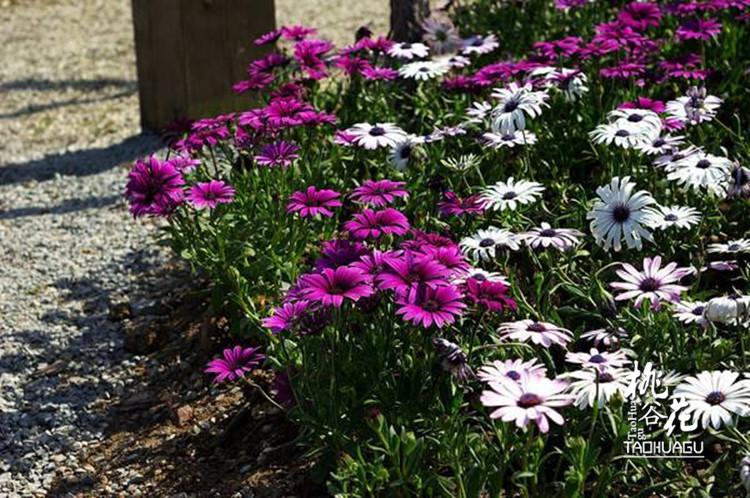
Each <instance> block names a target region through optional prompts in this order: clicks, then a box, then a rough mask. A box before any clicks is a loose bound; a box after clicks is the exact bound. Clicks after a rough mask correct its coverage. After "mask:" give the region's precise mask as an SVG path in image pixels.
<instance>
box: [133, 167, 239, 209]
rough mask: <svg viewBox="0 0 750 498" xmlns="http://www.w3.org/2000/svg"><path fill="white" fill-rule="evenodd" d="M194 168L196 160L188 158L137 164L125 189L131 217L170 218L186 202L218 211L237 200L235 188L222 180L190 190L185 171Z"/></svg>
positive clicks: (193, 186)
mask: <svg viewBox="0 0 750 498" xmlns="http://www.w3.org/2000/svg"><path fill="white" fill-rule="evenodd" d="M194 166H195V164H194V161H192V160H190V159H186V158H184V157H175V158H172V159H169V160H161V159H158V158H156V157H154V156H152V157H149V158H146V159H139V160H138V161H136V163H135V165H134V166H133V169H132V170H131V171H130V174H129V176H128V183H127V185H126V187H125V198H126V199H127V200H128V202H129V203H130V212H131V214H132V215H133V216H134V217H139V216H146V215H149V216H170V215H171V214H173V213H174V212H175V210H176V209H177V207H178V206H179V205H180V204H182V203H183V202H184V201H188V202H189V203H190V204H191V205H192V206H193V207H195V208H197V209H204V208H210V209H214V208H216V206H217V205H218V204H227V203H230V202H232V201H233V200H234V195H235V190H234V188H233V187H232V186H231V185H229V184H228V183H226V182H224V181H221V180H210V181H208V182H196V183H194V184H193V185H191V186H190V188H189V189H188V190H187V191H186V190H185V187H186V182H185V178H184V177H183V172H185V171H186V170H188V169H190V168H192V167H194Z"/></svg>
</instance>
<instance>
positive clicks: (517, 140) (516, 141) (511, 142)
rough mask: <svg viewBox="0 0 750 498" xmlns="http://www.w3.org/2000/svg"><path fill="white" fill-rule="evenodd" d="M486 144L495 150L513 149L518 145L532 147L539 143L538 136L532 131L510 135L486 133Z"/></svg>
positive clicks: (483, 136) (517, 131) (484, 135)
mask: <svg viewBox="0 0 750 498" xmlns="http://www.w3.org/2000/svg"><path fill="white" fill-rule="evenodd" d="M482 138H483V139H484V142H485V143H486V144H487V145H489V146H490V147H492V148H493V149H500V148H502V147H509V148H511V149H512V148H513V147H515V146H516V145H532V144H535V143H536V142H537V138H536V135H535V134H534V133H532V132H530V131H519V130H516V131H512V132H510V133H485V134H483V135H482Z"/></svg>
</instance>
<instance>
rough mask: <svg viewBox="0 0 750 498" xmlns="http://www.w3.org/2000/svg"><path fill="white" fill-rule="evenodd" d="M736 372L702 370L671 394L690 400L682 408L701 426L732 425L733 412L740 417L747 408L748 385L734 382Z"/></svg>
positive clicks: (749, 390)
mask: <svg viewBox="0 0 750 498" xmlns="http://www.w3.org/2000/svg"><path fill="white" fill-rule="evenodd" d="M739 375H740V374H739V373H737V372H730V371H717V370H714V371H713V372H708V371H704V372H701V373H699V374H698V375H696V376H694V377H688V378H686V379H685V380H684V381H683V382H682V383H681V384H680V385H678V386H677V387H676V388H675V390H674V393H673V394H672V398H684V399H685V400H686V401H687V402H688V403H689V404H688V406H687V407H686V408H685V410H686V411H687V412H688V413H692V414H693V422H700V425H701V426H702V427H703V428H704V429H707V428H708V427H709V426H711V427H713V428H714V429H721V427H722V426H724V425H728V426H731V425H734V417H735V415H738V416H741V417H742V416H745V415H747V414H748V412H750V385H748V381H742V380H741V381H739V382H737V378H738V377H739Z"/></svg>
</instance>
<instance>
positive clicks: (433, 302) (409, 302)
mask: <svg viewBox="0 0 750 498" xmlns="http://www.w3.org/2000/svg"><path fill="white" fill-rule="evenodd" d="M397 304H399V305H400V306H401V307H400V308H399V309H398V310H396V314H397V315H402V316H403V318H404V320H406V321H409V322H411V323H412V324H414V325H422V326H423V327H424V328H429V327H431V326H432V325H433V324H435V325H436V326H437V327H438V328H443V327H444V326H445V325H448V324H451V323H453V322H455V321H456V317H457V316H460V315H461V312H462V310H463V308H465V307H466V305H465V304H464V303H462V302H461V293H460V292H459V291H458V290H457V289H456V288H455V287H453V286H450V285H446V286H441V287H434V288H432V287H428V286H426V285H425V286H421V287H420V288H419V289H418V290H417V291H416V292H413V293H409V294H408V295H406V296H404V297H402V298H400V299H398V300H397Z"/></svg>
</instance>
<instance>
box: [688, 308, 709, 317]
mask: <svg viewBox="0 0 750 498" xmlns="http://www.w3.org/2000/svg"><path fill="white" fill-rule="evenodd" d="M704 311H706V307H705V306H696V307H695V308H693V311H691V313H692V314H694V315H696V316H702V315H703V312H704Z"/></svg>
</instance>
